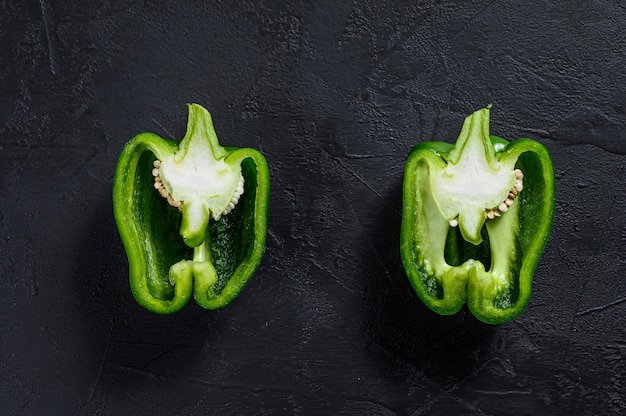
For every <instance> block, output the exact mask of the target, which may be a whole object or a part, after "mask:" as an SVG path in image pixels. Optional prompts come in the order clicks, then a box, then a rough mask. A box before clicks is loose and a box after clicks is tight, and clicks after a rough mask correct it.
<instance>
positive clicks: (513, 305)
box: [400, 107, 554, 324]
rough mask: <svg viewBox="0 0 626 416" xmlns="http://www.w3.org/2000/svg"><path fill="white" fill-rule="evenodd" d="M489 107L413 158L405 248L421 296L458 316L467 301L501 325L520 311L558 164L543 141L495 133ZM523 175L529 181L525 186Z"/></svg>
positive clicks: (546, 223)
mask: <svg viewBox="0 0 626 416" xmlns="http://www.w3.org/2000/svg"><path fill="white" fill-rule="evenodd" d="M489 118H490V107H488V108H485V109H482V110H479V111H477V112H475V113H474V114H472V115H470V116H469V117H467V118H466V120H465V122H464V124H463V128H462V130H461V133H460V135H459V138H458V140H457V142H456V144H455V145H452V144H449V143H443V142H424V143H420V144H418V145H417V146H415V147H414V148H413V150H412V151H411V153H410V154H409V157H408V158H407V162H406V167H405V177H404V183H403V209H402V228H401V244H400V251H401V257H402V262H403V264H404V268H405V271H406V273H407V276H408V278H409V280H410V281H411V284H412V285H413V288H414V289H415V291H416V293H417V294H418V295H419V296H420V298H421V299H422V300H423V302H424V303H425V304H426V305H427V306H428V307H429V308H430V309H432V310H433V311H435V312H437V313H440V314H443V315H452V314H455V313H457V312H458V311H459V310H460V309H461V307H462V306H463V305H464V304H465V303H467V306H468V308H469V310H470V311H471V312H472V313H473V314H474V315H475V316H476V317H477V318H478V319H480V320H482V321H484V322H487V323H492V324H497V323H503V322H507V321H509V320H511V319H514V318H515V317H517V316H518V315H519V314H521V313H522V312H523V311H524V310H525V308H526V306H527V305H528V302H529V300H530V295H531V287H532V278H533V273H534V271H535V268H536V266H537V263H538V261H539V259H540V257H541V254H542V252H543V250H544V248H545V245H546V243H547V240H548V237H549V234H550V230H551V228H552V222H553V217H554V169H553V167H552V162H551V160H550V156H549V154H548V152H547V150H546V149H545V147H543V146H542V145H541V144H539V143H538V142H535V141H532V140H529V139H519V140H515V141H513V142H508V141H506V140H504V139H502V138H499V137H497V136H493V135H490V134H489ZM522 177H523V184H522Z"/></svg>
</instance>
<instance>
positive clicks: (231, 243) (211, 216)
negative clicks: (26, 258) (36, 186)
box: [113, 104, 269, 314]
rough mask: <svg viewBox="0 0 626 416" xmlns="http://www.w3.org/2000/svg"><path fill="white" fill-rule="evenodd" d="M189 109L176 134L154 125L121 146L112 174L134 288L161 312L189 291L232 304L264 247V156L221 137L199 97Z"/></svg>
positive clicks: (210, 301)
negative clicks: (166, 134)
mask: <svg viewBox="0 0 626 416" xmlns="http://www.w3.org/2000/svg"><path fill="white" fill-rule="evenodd" d="M188 108H189V118H188V122H187V133H186V134H185V137H184V138H183V139H182V140H181V141H180V142H179V141H175V140H169V139H164V138H161V137H159V136H157V135H155V134H152V133H141V134H139V135H137V136H135V137H134V138H132V139H131V140H130V141H129V142H128V143H127V144H126V146H125V147H124V150H123V151H122V154H121V156H120V158H119V161H118V165H117V169H116V173H115V178H114V182H113V211H114V215H115V220H116V223H117V227H118V230H119V233H120V237H121V239H122V242H123V243H124V247H125V249H126V253H127V257H128V262H129V279H130V287H131V290H132V293H133V295H134V297H135V299H136V300H137V301H138V302H139V303H140V304H141V305H142V306H144V307H145V308H146V309H148V310H150V311H152V312H155V313H161V314H169V313H174V312H176V311H178V310H180V309H181V308H182V307H184V306H185V305H186V304H187V303H188V302H189V300H190V299H191V297H192V295H193V297H194V298H195V300H196V302H197V303H198V304H199V305H200V306H202V307H204V308H207V309H217V308H221V307H223V306H226V305H227V304H229V303H230V302H231V301H232V300H233V299H234V298H235V297H237V295H238V294H239V293H240V291H241V290H242V289H243V288H244V286H245V285H246V284H247V282H248V281H249V279H250V278H251V277H252V275H253V274H254V272H255V270H256V268H257V267H258V266H259V264H260V262H261V259H262V257H263V253H264V251H265V241H266V233H267V214H268V202H269V201H268V200H269V170H268V166H267V162H266V160H265V158H264V157H263V155H262V154H261V153H260V152H258V151H257V150H255V149H250V148H234V147H223V146H221V145H220V144H219V141H218V138H217V135H216V133H215V130H214V128H213V122H212V120H211V116H210V114H209V112H208V111H207V110H206V109H204V108H203V107H201V106H199V105H197V104H190V105H189V106H188ZM155 174H156V175H155ZM155 181H156V182H155ZM155 188H156V189H155ZM159 193H161V195H159ZM162 196H167V200H166V199H165V198H162ZM168 202H169V203H168ZM171 205H174V206H178V207H179V209H176V208H175V207H174V206H171Z"/></svg>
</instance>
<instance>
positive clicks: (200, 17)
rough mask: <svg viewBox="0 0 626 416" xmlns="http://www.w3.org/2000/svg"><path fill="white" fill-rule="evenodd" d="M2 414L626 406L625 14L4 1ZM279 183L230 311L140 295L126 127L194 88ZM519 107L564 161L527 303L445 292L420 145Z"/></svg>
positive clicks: (546, 411)
mask: <svg viewBox="0 0 626 416" xmlns="http://www.w3.org/2000/svg"><path fill="white" fill-rule="evenodd" d="M0 10H2V11H1V12H0V195H1V197H0V331H1V332H0V414H2V415H102V416H105V415H150V416H159V415H221V416H224V415H281V414H285V415H481V416H482V415H571V414H576V415H621V414H624V413H625V412H626V386H625V384H626V363H625V360H624V358H625V355H626V327H625V325H624V315H625V311H626V293H625V292H626V279H625V278H624V276H625V275H626V273H625V271H626V270H625V269H626V266H625V260H626V254H624V253H625V249H626V223H625V214H626V210H625V207H626V202H625V201H626V200H625V198H624V197H623V194H622V192H621V191H622V189H623V188H624V184H625V183H626V173H625V168H624V161H625V159H626V139H625V122H626V108H625V104H626V70H625V68H626V6H624V3H623V2H622V1H619V0H598V1H588V0H576V1H539V0H528V1H523V2H517V1H498V2H494V1H482V0H477V1H408V0H405V1H386V2H382V1H374V0H364V1H358V0H354V1H344V0H332V1H330V0H319V1H312V0H309V1H270V0H245V1H217V0H213V1H204V2H182V1H181V2H173V1H164V0H154V1H147V0H145V1H140V0H137V1H135V0H125V1H124V0H120V1H116V0H110V1H109V0H102V1H81V2H76V1H67V0H66V1H53V0H38V1H34V0H28V1H19V0H9V1H2V2H0ZM188 102H197V103H199V104H202V105H204V106H205V107H207V108H208V109H209V110H210V111H211V112H212V114H213V117H214V121H215V125H216V129H217V132H218V135H219V137H220V139H221V141H222V143H224V144H229V145H236V146H250V147H255V148H258V149H259V150H261V151H262V152H263V153H264V154H265V155H266V157H267V159H268V162H269V164H270V168H271V175H272V193H271V208H270V212H271V216H270V220H269V235H268V246H267V251H266V255H265V258H264V261H263V264H262V266H261V267H260V269H259V270H258V272H257V274H256V275H255V277H254V278H253V279H252V281H251V283H250V284H249V285H248V287H247V288H246V289H245V290H244V291H243V292H242V294H241V295H240V296H239V298H237V299H236V300H235V301H234V302H233V303H232V304H231V305H229V306H228V307H226V308H224V309H221V310H219V311H212V312H211V311H205V310H202V309H201V308H199V307H197V306H196V305H195V304H193V302H192V303H191V304H190V305H189V306H188V307H187V308H185V309H184V310H183V311H182V312H180V313H178V314H176V315H173V316H157V315H154V314H151V313H150V312H147V311H145V310H143V309H142V308H141V307H139V306H138V305H137V304H136V303H135V302H134V300H133V298H132V296H131V294H130V290H129V287H128V284H127V279H128V264H127V261H126V256H125V252H124V250H123V247H122V244H121V242H120V240H119V237H118V235H117V230H116V228H115V224H114V222H113V217H112V207H111V181H112V175H113V171H114V168H115V163H116V160H117V157H118V155H119V153H120V151H121V149H122V146H123V145H124V143H125V142H126V141H127V140H128V139H129V138H130V137H132V136H133V135H135V134H136V133H138V132H142V131H152V132H155V133H158V134H160V135H163V136H164V137H171V138H180V137H182V135H183V134H184V130H185V123H186V106H185V104H186V103H188ZM488 103H493V105H494V107H493V112H492V117H493V119H492V131H493V133H494V134H498V135H500V136H504V137H506V138H508V139H514V138H517V137H530V138H532V139H535V140H538V141H540V142H541V143H543V144H544V145H545V146H546V147H547V148H548V149H549V151H550V152H551V154H552V156H553V160H554V163H555V169H556V173H557V191H558V195H557V209H556V218H555V224H554V230H553V233H552V236H551V239H550V242H549V243H548V246H547V249H546V251H545V254H544V257H543V258H542V260H541V262H540V264H539V267H538V269H537V271H536V274H535V281H534V286H533V298H532V300H531V304H530V306H529V307H528V309H527V310H526V312H525V313H524V314H523V315H522V316H521V317H520V318H519V319H517V320H515V321H513V322H510V323H507V324H503V325H499V326H489V325H486V324H482V323H480V322H478V321H477V320H476V319H475V318H473V317H472V316H471V315H470V314H469V313H468V312H467V311H466V310H463V311H462V312H461V313H460V314H458V315H456V316H451V317H442V316H438V315H436V314H434V313H432V312H431V311H429V310H428V309H427V308H426V307H424V306H423V304H422V303H421V302H420V300H419V299H418V297H417V296H416V295H415V294H414V293H413V291H412V289H411V287H410V285H409V283H408V280H407V278H406V275H405V273H404V271H403V268H402V265H401V263H400V259H399V251H398V248H399V241H398V240H399V229H400V221H401V217H400V212H401V182H402V175H403V166H404V161H405V158H406V156H407V154H408V152H409V150H410V149H411V147H412V146H413V145H415V144H416V143H418V142H420V141H424V140H432V139H438V140H447V141H453V140H454V139H455V138H456V135H457V133H458V131H459V129H460V126H461V123H462V120H463V118H464V117H465V116H466V115H467V114H469V113H471V112H472V111H474V110H476V109H478V108H481V107H483V106H485V105H486V104H488Z"/></svg>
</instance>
